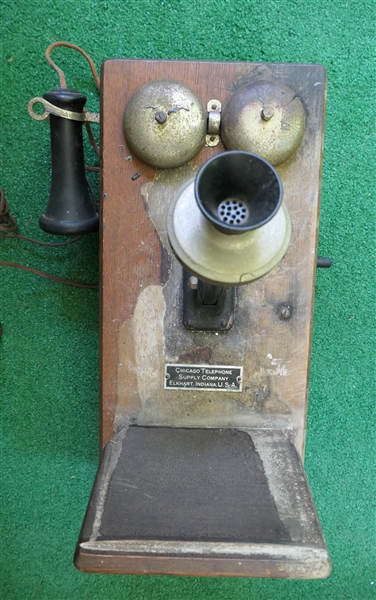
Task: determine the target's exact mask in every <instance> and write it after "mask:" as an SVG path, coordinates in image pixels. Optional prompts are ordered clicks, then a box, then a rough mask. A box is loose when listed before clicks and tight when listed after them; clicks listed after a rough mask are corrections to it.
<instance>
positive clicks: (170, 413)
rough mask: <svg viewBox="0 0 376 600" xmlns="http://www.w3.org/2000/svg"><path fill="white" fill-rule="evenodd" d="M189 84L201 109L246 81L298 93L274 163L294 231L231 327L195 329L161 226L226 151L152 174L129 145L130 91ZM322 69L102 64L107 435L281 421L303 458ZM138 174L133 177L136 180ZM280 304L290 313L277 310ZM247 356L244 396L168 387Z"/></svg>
mask: <svg viewBox="0 0 376 600" xmlns="http://www.w3.org/2000/svg"><path fill="white" fill-rule="evenodd" d="M166 78H168V79H174V80H176V81H179V82H182V83H185V84H186V85H188V86H189V87H190V88H191V89H192V91H193V92H195V93H196V94H197V95H198V97H199V98H200V99H201V101H202V103H203V105H204V106H206V103H207V101H208V100H210V99H212V98H217V99H219V100H220V101H221V102H222V104H224V103H225V101H226V100H227V99H228V97H229V96H230V95H231V93H232V92H233V91H234V90H235V89H236V88H237V87H238V86H239V85H241V84H242V83H247V82H250V81H254V82H257V81H261V80H263V81H265V80H267V81H273V82H277V83H278V82H280V83H282V84H284V85H287V86H288V87H290V88H291V89H292V90H293V91H294V92H295V93H296V94H297V95H298V96H299V98H300V100H301V102H302V104H303V106H304V109H305V111H306V131H305V135H304V138H303V142H302V144H301V146H300V149H299V151H298V152H297V154H296V156H295V157H293V158H292V159H290V160H289V161H288V162H287V163H285V164H283V165H281V166H280V167H278V171H279V173H280V176H281V178H282V183H283V188H284V200H285V202H286V205H287V207H288V210H289V212H290V215H291V220H292V225H293V234H292V240H291V245H290V248H289V251H288V253H287V255H286V257H285V258H284V259H283V260H282V261H281V263H280V264H279V265H278V266H277V267H276V268H275V269H274V270H273V271H272V272H271V273H270V274H269V275H267V276H266V277H264V278H262V279H261V280H259V281H257V282H254V283H252V284H250V285H248V286H244V287H242V288H241V289H239V290H238V299H237V307H236V318H235V325H234V327H233V329H232V330H231V331H230V332H228V333H225V334H220V335H216V334H215V333H213V334H206V333H191V332H188V331H187V330H185V328H184V327H183V324H182V316H181V268H180V266H179V264H178V263H177V261H176V259H175V258H174V257H173V255H172V253H171V250H170V247H169V243H168V239H167V234H166V212H167V208H168V205H169V203H170V200H171V199H172V196H173V194H174V193H175V191H176V190H178V189H179V187H180V186H181V185H182V184H183V183H184V182H185V181H186V180H187V179H189V178H191V177H193V176H194V175H195V173H196V172H197V169H198V168H199V166H200V165H201V164H203V163H204V162H205V161H206V160H208V159H209V158H210V157H211V156H213V155H214V154H215V153H217V152H221V151H223V150H224V148H223V146H222V145H221V144H220V145H219V146H217V147H216V148H209V147H204V148H203V149H202V151H201V152H200V153H199V154H198V155H197V156H196V157H195V158H194V159H193V160H192V161H191V162H190V163H188V164H187V165H184V166H183V167H180V168H178V169H169V170H165V171H158V170H156V169H153V168H151V167H149V166H147V165H146V164H144V163H143V162H141V161H140V160H138V159H137V158H136V157H135V156H132V160H130V159H129V156H130V155H131V152H130V151H129V149H128V148H127V145H126V142H125V140H124V135H123V129H122V117H123V113H124V109H125V106H126V104H127V102H128V100H129V98H130V97H131V95H132V94H133V92H134V91H135V90H136V89H137V88H139V87H140V86H141V85H143V84H144V83H146V82H148V81H152V80H155V79H166ZM325 85H326V82H325V71H324V69H323V68H322V67H320V66H317V65H287V64H251V63H204V62H203V63H198V62H178V61H158V62H154V61H132V60H111V61H107V62H105V63H104V65H103V68H102V104H101V109H102V113H101V124H102V219H103V221H102V242H101V260H102V305H101V317H102V321H101V340H102V341H101V402H102V404H101V418H102V425H101V429H102V432H101V441H102V445H103V446H104V445H105V444H106V443H107V442H108V440H110V439H111V438H112V437H113V435H114V431H115V430H118V429H119V428H120V427H122V426H124V425H127V424H128V423H135V424H140V425H160V426H182V427H231V426H238V427H239V426H240V427H269V428H270V427H275V428H279V429H281V430H282V431H284V433H285V434H286V435H287V436H288V437H289V438H290V439H291V441H293V443H294V444H295V445H296V448H297V449H298V451H299V453H300V454H301V455H302V454H303V449H304V435H305V418H306V403H307V382H308V373H309V355H310V339H311V317H312V309H313V291H314V283H315V269H316V266H315V263H316V244H317V227H318V203H319V191H320V174H321V154H322V137H323V116H324V104H325ZM135 173H140V174H141V175H140V176H139V177H138V178H137V179H132V176H133V175H134V174H135ZM285 305H288V306H289V308H290V312H291V318H289V319H287V320H283V319H281V318H280V311H281V308H282V307H283V306H285ZM167 362H171V363H179V362H181V363H189V364H208V365H218V364H219V365H241V366H243V368H244V383H243V391H242V393H240V394H230V393H219V392H218V393H217V392H215V393H213V392H205V391H199V392H196V393H194V392H192V391H187V390H180V391H171V390H164V386H163V384H164V380H163V374H164V365H165V363H167Z"/></svg>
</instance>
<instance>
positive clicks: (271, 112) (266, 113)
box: [261, 106, 274, 121]
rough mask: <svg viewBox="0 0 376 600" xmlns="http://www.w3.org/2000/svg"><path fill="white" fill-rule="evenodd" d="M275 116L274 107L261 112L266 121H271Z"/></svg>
mask: <svg viewBox="0 0 376 600" xmlns="http://www.w3.org/2000/svg"><path fill="white" fill-rule="evenodd" d="M273 115H274V108H273V107H272V106H264V108H263V109H262V111H261V118H262V119H263V120H264V121H269V120H270V119H271V118H272V116H273Z"/></svg>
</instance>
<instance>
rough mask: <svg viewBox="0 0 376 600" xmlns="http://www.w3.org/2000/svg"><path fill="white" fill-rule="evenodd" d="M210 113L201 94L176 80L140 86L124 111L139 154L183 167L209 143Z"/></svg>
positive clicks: (168, 165) (153, 162)
mask: <svg viewBox="0 0 376 600" xmlns="http://www.w3.org/2000/svg"><path fill="white" fill-rule="evenodd" d="M206 121H207V115H206V112H205V110H204V108H203V106H202V104H201V101H200V100H199V98H197V96H196V95H195V94H194V93H193V92H192V91H191V90H190V89H189V88H188V87H187V86H186V85H184V84H182V83H178V82H176V81H172V80H158V81H151V82H150V83H147V84H145V85H144V86H142V87H140V88H139V89H138V90H136V92H135V93H134V94H133V96H132V97H131V99H130V100H129V102H128V104H127V106H126V109H125V112H124V122H123V124H124V134H125V138H126V140H127V143H128V145H129V147H130V149H131V150H132V152H134V154H135V155H136V156H138V158H140V159H141V160H143V161H144V162H146V163H148V164H149V165H152V166H154V167H159V168H162V169H167V168H171V167H179V166H181V165H183V164H184V163H186V162H188V161H189V160H190V159H191V158H193V157H194V156H195V155H196V154H197V153H198V152H199V151H200V150H201V148H202V146H203V145H204V143H205V135H206Z"/></svg>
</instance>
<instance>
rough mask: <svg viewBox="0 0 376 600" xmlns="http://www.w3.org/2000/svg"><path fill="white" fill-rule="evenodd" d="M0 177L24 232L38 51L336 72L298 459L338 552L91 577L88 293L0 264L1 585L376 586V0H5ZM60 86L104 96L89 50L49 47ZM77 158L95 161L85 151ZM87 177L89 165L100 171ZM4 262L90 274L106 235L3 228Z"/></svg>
mask: <svg viewBox="0 0 376 600" xmlns="http://www.w3.org/2000/svg"><path fill="white" fill-rule="evenodd" d="M1 21H2V24H1V27H2V31H1V50H2V55H1V67H0V73H1V110H2V119H1V126H2V139H1V147H0V150H1V158H2V171H1V185H2V186H3V187H4V189H5V191H6V195H7V199H8V202H9V205H10V207H11V210H12V212H13V213H14V214H15V216H16V217H17V219H18V221H19V223H20V233H22V234H23V235H28V236H31V237H38V238H39V239H43V240H50V241H53V236H48V235H47V234H44V233H43V232H42V231H40V230H39V228H38V217H39V215H40V214H41V213H42V212H44V209H45V206H46V199H47V198H48V194H49V185H50V157H49V129H48V126H47V125H46V124H45V123H38V122H36V121H33V120H31V119H30V118H29V116H28V114H27V111H26V106H27V103H28V101H29V100H30V98H32V97H34V96H40V95H42V94H43V93H44V92H45V91H47V90H49V89H50V88H52V87H54V86H56V85H57V83H58V80H57V76H56V74H55V72H54V71H52V69H51V68H50V67H49V66H48V64H47V62H46V61H45V59H44V51H45V49H46V47H47V46H48V45H49V44H50V43H51V42H53V41H56V40H66V41H70V42H72V43H75V44H78V45H80V46H82V47H83V48H84V49H85V50H86V51H87V52H88V53H89V54H90V55H91V56H92V57H93V59H94V61H95V62H96V64H97V66H98V68H99V66H100V64H101V62H102V60H104V59H106V58H121V57H134V58H154V59H159V58H167V59H207V60H229V61H230V60H239V61H276V62H278V61H280V62H317V63H321V64H323V65H325V67H326V68H327V72H328V78H329V87H328V104H327V120H326V137H325V158H324V167H323V189H322V207H321V224H320V239H319V251H320V254H321V255H327V256H331V257H332V258H333V260H334V264H333V267H332V269H331V270H330V271H327V270H320V271H319V272H318V277H317V285H316V304H315V322H314V333H313V352H312V365H311V382H310V404H309V414H308V432H307V451H306V470H307V474H308V477H309V481H310V485H311V489H312V492H313V495H314V498H315V502H316V506H317V509H318V513H319V516H320V519H321V523H322V526H323V529H324V532H325V535H326V539H327V543H328V547H329V551H330V553H331V558H332V562H333V572H332V574H331V576H330V577H329V579H327V580H322V581H308V582H303V581H279V580H247V579H215V578H209V579H204V578H203V579H201V578H174V577H148V576H144V577H139V576H137V577H136V576H116V575H113V576H110V575H88V574H82V573H80V572H78V571H76V570H75V568H74V567H73V564H72V557H73V552H74V547H75V543H76V540H77V536H78V533H79V529H80V526H81V523H82V518H83V515H84V511H85V509H86V505H87V501H88V497H89V494H90V490H91V486H92V483H93V479H94V475H95V472H96V467H97V460H98V452H97V448H98V366H97V362H98V292H97V291H95V290H94V291H93V290H85V289H78V288H71V287H68V286H64V285H61V284H58V283H54V282H51V281H48V280H45V279H41V278H39V277H36V276H34V275H32V274H29V273H25V272H23V271H18V270H15V269H9V268H1V269H0V277H1V305H0V308H1V321H2V323H3V330H4V333H3V337H2V341H1V351H2V366H1V368H2V371H1V377H2V380H1V381H2V383H1V409H2V423H3V427H2V449H3V457H2V476H1V487H2V517H1V521H2V532H1V542H2V557H1V583H2V597H3V598H6V599H20V600H26V599H29V598H38V599H56V600H65V599H67V600H72V599H81V598H87V599H90V600H97V599H98V600H99V599H104V600H107V599H108V600H117V599H158V600H159V599H163V600H171V599H173V600H175V599H176V600H179V599H191V598H192V599H199V598H204V599H206V598H212V599H215V600H230V599H241V600H245V599H252V600H266V599H267V600H274V599H277V598H278V599H286V600H294V599H299V600H302V599H309V600H314V599H320V600H321V599H324V598H325V599H330V600H337V599H341V600H344V599H347V598H348V599H351V600H355V599H359V600H366V599H368V598H372V597H374V591H375V588H376V573H375V564H376V561H375V551H374V550H375V548H374V541H375V527H374V525H375V519H374V516H375V512H374V492H375V487H374V474H375V472H374V463H375V460H374V459H375V444H374V439H375V438H374V404H373V394H372V391H373V389H374V355H373V353H374V346H373V335H372V329H373V325H374V312H375V306H374V302H373V284H374V279H373V273H374V270H373V264H374V258H375V251H374V236H373V234H374V226H373V224H374V210H373V202H374V199H375V198H374V192H375V143H374V140H375V138H374V135H375V134H374V131H375V130H374V107H375V93H374V89H375V87H374V86H375V70H374V67H373V66H372V63H371V57H372V53H373V51H374V48H375V35H374V33H375V31H374V24H375V2H374V1H373V0H364V1H358V2H357V1H355V0H331V1H330V2H328V1H324V0H316V2H308V1H304V0H290V1H289V0H280V1H276V0H264V1H263V2H255V1H254V0H181V1H179V0H164V1H162V0H154V1H153V0H128V1H124V2H122V1H120V0H117V1H115V0H114V1H111V0H108V1H104V0H103V1H97V2H89V1H88V0H82V1H75V2H73V1H72V0H64V1H63V0H55V1H54V2H51V1H49V0H48V1H46V0H45V1H44V2H42V1H41V0H38V1H36V0H29V1H28V2H26V1H25V0H21V1H20V0H19V1H18V2H15V1H14V0H13V1H10V0H2V3H1ZM54 56H55V58H56V60H57V61H58V62H59V64H60V65H61V66H62V68H63V69H64V71H65V73H66V76H67V82H68V85H70V86H71V87H76V88H77V89H79V90H80V91H82V92H84V93H86V94H87V97H88V102H87V108H88V109H89V110H91V111H97V110H98V109H99V100H98V95H97V92H96V88H95V86H94V84H93V82H92V79H91V74H90V71H89V69H88V66H87V64H86V62H85V60H84V59H83V58H82V57H80V56H79V55H76V54H75V53H74V52H72V51H69V50H60V49H59V50H57V51H56V53H55V55H54ZM86 156H87V163H88V164H97V163H96V158H95V156H94V155H93V153H92V152H91V151H90V150H89V149H88V150H87V153H86ZM92 180H93V182H94V183H95V185H96V186H97V182H96V180H95V176H93V178H92ZM0 249H1V260H3V261H15V262H21V263H23V264H26V265H30V266H33V267H35V268H39V269H42V270H45V271H48V272H52V273H55V274H58V275H61V276H63V277H68V278H71V279H78V280H81V281H96V280H97V278H98V239H97V236H96V235H93V236H91V237H88V238H86V239H84V240H82V241H80V242H78V243H77V244H76V245H73V246H71V247H66V248H63V249H51V248H42V247H38V246H32V245H31V244H28V243H27V242H24V241H21V240H13V241H10V240H0Z"/></svg>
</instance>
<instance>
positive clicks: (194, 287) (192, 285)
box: [188, 275, 198, 290]
mask: <svg viewBox="0 0 376 600" xmlns="http://www.w3.org/2000/svg"><path fill="white" fill-rule="evenodd" d="M188 285H189V288H190V289H191V290H197V288H198V279H197V277H194V276H193V275H192V276H191V277H190V278H189V279H188Z"/></svg>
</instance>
